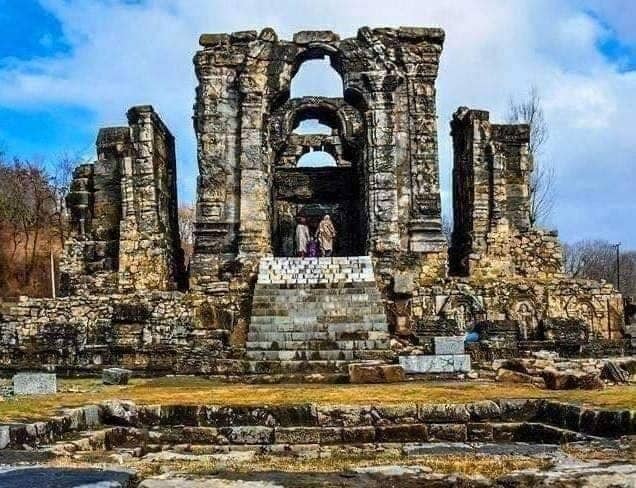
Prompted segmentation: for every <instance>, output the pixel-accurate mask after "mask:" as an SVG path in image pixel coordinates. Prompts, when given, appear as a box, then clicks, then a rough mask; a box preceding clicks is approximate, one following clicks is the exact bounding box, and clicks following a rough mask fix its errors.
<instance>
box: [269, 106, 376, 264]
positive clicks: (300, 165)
mask: <svg viewBox="0 0 636 488" xmlns="http://www.w3.org/2000/svg"><path fill="white" fill-rule="evenodd" d="M307 122H309V123H307ZM270 124H271V125H270V135H271V136H272V138H273V141H274V148H275V155H274V161H273V168H274V178H273V188H272V210H273V222H272V249H273V252H274V255H277V256H293V255H295V254H296V251H297V250H296V249H295V248H294V234H295V228H296V223H297V220H298V218H299V217H301V216H302V217H304V218H305V220H306V221H307V223H308V226H309V228H310V232H311V233H312V235H313V233H314V232H315V231H316V229H317V227H318V223H319V222H320V220H321V219H322V218H323V216H324V215H326V214H329V215H330V216H331V219H332V221H333V223H334V226H335V228H336V233H337V235H336V239H335V242H334V255H335V256H352V255H360V254H364V253H365V252H366V249H365V246H366V234H365V226H364V223H363V222H364V218H363V215H364V211H361V209H363V208H364V206H365V205H366V199H365V198H363V195H362V193H361V188H362V187H363V186H364V185H362V184H361V181H362V179H363V171H362V168H361V166H362V165H361V161H362V160H363V155H362V148H363V147H364V143H363V138H362V136H361V130H360V129H361V127H362V125H363V124H362V121H361V116H360V113H359V112H358V111H357V109H355V108H353V107H352V106H350V105H349V104H347V102H345V100H344V99H342V98H328V97H314V96H312V97H302V98H292V99H290V100H288V101H287V102H286V103H284V104H283V105H282V106H281V107H279V108H278V109H277V110H276V111H275V112H274V113H273V114H272V119H271V122H270ZM303 126H304V127H303ZM299 127H302V128H303V130H299ZM307 128H309V130H307Z"/></svg>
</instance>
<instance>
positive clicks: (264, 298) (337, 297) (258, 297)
mask: <svg viewBox="0 0 636 488" xmlns="http://www.w3.org/2000/svg"><path fill="white" fill-rule="evenodd" d="M381 299H382V297H381V296H380V293H379V292H374V293H371V292H370V291H367V292H361V293H345V294H337V293H324V294H320V293H303V294H283V293H271V294H267V295H262V294H258V293H257V294H255V295H254V297H253V299H252V303H253V304H255V305H257V304H270V303H314V302H315V303H323V302H327V303H343V302H347V303H349V302H350V303H354V304H355V303H375V302H377V301H379V300H381Z"/></svg>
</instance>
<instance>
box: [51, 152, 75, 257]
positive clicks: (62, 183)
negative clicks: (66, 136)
mask: <svg viewBox="0 0 636 488" xmlns="http://www.w3.org/2000/svg"><path fill="white" fill-rule="evenodd" d="M79 160H80V158H79V157H77V156H70V155H69V154H63V155H62V156H61V157H60V158H58V159H57V161H55V164H54V165H53V175H52V176H51V179H50V181H51V190H52V192H53V203H54V208H55V212H54V215H53V219H54V223H53V230H54V232H55V233H56V234H57V237H58V239H59V241H60V245H61V246H62V247H64V242H65V241H66V238H67V237H68V215H67V213H66V210H67V209H66V195H67V194H68V191H69V189H70V186H71V182H72V180H73V169H74V168H75V166H77V164H78V163H79Z"/></svg>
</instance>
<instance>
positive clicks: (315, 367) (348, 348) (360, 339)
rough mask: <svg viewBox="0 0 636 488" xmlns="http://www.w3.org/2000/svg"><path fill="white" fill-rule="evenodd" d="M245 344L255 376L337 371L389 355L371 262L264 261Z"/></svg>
mask: <svg viewBox="0 0 636 488" xmlns="http://www.w3.org/2000/svg"><path fill="white" fill-rule="evenodd" d="M246 347H247V352H246V355H247V359H248V360H250V362H251V363H252V364H251V368H250V369H251V370H252V372H254V373H260V372H268V373H314V372H330V373H337V372H345V371H346V366H347V364H348V363H349V362H359V361H365V360H387V359H389V358H391V357H392V353H391V351H390V350H389V333H388V326H387V321H386V315H385V312H384V305H383V304H382V299H381V296H380V292H379V291H378V289H377V286H376V283H375V279H374V274H373V264H372V262H371V259H370V258H369V257H368V256H353V257H333V258H264V259H262V260H261V262H260V266H259V274H258V281H257V283H256V287H255V289H254V300H253V303H252V318H251V324H250V329H249V334H248V340H247V344H246Z"/></svg>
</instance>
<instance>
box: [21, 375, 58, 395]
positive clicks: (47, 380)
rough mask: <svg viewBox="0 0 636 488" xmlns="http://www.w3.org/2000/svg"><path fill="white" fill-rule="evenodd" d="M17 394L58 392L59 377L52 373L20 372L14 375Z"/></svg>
mask: <svg viewBox="0 0 636 488" xmlns="http://www.w3.org/2000/svg"><path fill="white" fill-rule="evenodd" d="M13 393H14V394H15V395H49V394H53V393H57V379H56V377H55V374H52V373H18V374H16V375H15V376H14V377H13Z"/></svg>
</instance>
